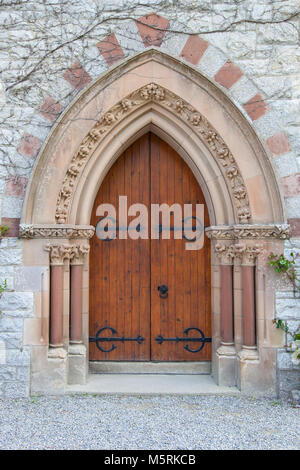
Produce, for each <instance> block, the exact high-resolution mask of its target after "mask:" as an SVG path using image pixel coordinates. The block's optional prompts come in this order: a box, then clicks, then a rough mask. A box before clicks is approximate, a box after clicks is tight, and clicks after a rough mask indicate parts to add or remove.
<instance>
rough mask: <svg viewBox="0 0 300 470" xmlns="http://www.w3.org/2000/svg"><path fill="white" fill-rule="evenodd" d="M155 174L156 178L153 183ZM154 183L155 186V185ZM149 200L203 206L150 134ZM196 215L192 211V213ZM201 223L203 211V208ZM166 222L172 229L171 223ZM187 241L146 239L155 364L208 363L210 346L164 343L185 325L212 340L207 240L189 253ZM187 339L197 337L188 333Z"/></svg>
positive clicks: (190, 179)
mask: <svg viewBox="0 0 300 470" xmlns="http://www.w3.org/2000/svg"><path fill="white" fill-rule="evenodd" d="M158 174H159V179H158ZM158 181H159V183H158ZM151 202H152V203H154V202H155V203H167V204H169V205H171V204H173V203H179V204H181V205H182V207H183V205H184V204H188V203H192V204H193V208H195V204H196V203H199V204H205V200H204V196H203V194H202V191H201V189H200V186H199V185H198V183H197V181H196V179H195V177H194V175H193V173H192V172H191V170H190V169H189V167H188V166H187V165H186V163H185V162H184V161H183V160H182V159H181V158H180V157H179V155H178V154H177V153H176V152H175V151H174V150H173V149H172V148H171V147H170V146H168V145H167V144H166V143H165V142H162V141H161V140H160V139H159V138H158V137H156V136H155V135H151ZM193 215H196V213H193ZM205 219H206V220H205V222H206V224H208V213H207V209H206V208H205ZM171 224H172V225H173V222H172V219H171ZM185 244H186V240H184V239H182V240H176V239H174V235H173V234H172V233H171V239H170V240H165V239H162V238H160V239H159V240H151V359H152V360H156V361H199V360H209V359H210V357H211V345H210V344H206V345H205V347H204V348H203V349H202V351H200V352H197V353H191V352H188V351H186V350H185V349H184V345H185V344H189V345H190V348H191V349H196V348H197V344H199V343H184V342H178V343H176V342H175V341H174V342H172V341H170V342H169V341H165V342H163V343H162V344H159V343H158V342H157V341H156V338H157V336H158V335H162V336H163V337H164V338H176V337H184V336H185V335H184V333H183V332H184V330H185V329H186V328H189V327H196V328H199V329H201V330H202V331H203V332H204V334H205V336H207V337H210V336H211V320H210V259H209V240H208V239H207V238H206V239H205V244H204V248H203V249H201V250H195V251H189V250H186V249H185ZM161 284H165V285H167V286H168V288H169V291H168V297H167V298H166V299H161V298H160V296H159V292H158V290H157V288H158V286H159V285H161ZM189 336H195V337H196V336H199V334H198V333H197V332H196V331H191V332H190V333H189Z"/></svg>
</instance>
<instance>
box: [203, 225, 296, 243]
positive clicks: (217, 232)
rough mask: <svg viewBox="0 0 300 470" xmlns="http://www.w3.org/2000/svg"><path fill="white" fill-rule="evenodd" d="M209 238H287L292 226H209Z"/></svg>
mask: <svg viewBox="0 0 300 470" xmlns="http://www.w3.org/2000/svg"><path fill="white" fill-rule="evenodd" d="M205 233H206V235H207V236H208V238H211V239H215V240H245V239H248V240H263V239H271V238H277V239H282V240H286V239H288V238H289V236H290V226H289V225H287V224H276V225H273V224H272V225H271V224H270V225H232V226H230V227H229V226H223V227H222V226H219V227H208V228H207V229H206V231H205Z"/></svg>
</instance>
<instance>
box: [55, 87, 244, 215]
mask: <svg viewBox="0 0 300 470" xmlns="http://www.w3.org/2000/svg"><path fill="white" fill-rule="evenodd" d="M149 101H152V102H155V103H158V104H159V105H160V106H163V107H164V108H166V109H168V110H171V111H172V112H173V113H174V114H176V115H177V116H179V117H180V118H181V119H182V120H183V121H184V122H185V123H186V124H188V125H189V126H191V127H192V128H193V130H194V131H195V132H196V133H197V134H198V135H199V137H200V138H201V140H202V141H203V142H204V144H205V145H206V146H207V147H208V149H209V150H210V152H211V153H212V154H213V155H214V157H215V159H216V161H217V162H218V163H219V165H220V168H221V170H222V173H223V175H224V178H225V179H226V180H227V183H228V188H229V190H230V192H231V196H232V200H233V203H234V207H235V211H236V214H237V219H238V220H239V223H241V224H245V223H247V222H249V220H250V219H251V210H250V207H249V199H248V195H247V190H246V186H245V183H244V181H243V178H242V175H241V173H240V170H239V168H238V165H237V163H236V161H235V159H234V157H233V155H232V153H231V152H230V150H229V148H228V147H227V146H226V144H225V142H224V140H223V139H222V137H221V136H220V135H219V134H218V132H217V131H216V130H215V129H214V128H213V127H212V126H211V124H210V123H209V122H208V121H207V119H206V118H205V117H204V116H203V115H202V114H201V113H200V112H199V111H197V110H196V109H195V108H194V107H193V106H191V105H190V104H189V103H187V102H185V101H184V100H182V99H181V98H180V97H179V96H177V95H175V94H174V93H171V92H170V91H168V90H166V89H165V88H163V87H161V86H159V85H157V84H155V83H149V84H148V85H146V86H144V87H142V88H140V89H139V90H136V91H134V92H133V93H131V94H130V95H128V96H127V97H126V98H124V99H123V100H121V101H120V102H119V103H117V104H116V105H115V106H113V107H112V108H111V109H110V110H109V111H108V112H106V113H105V114H104V115H103V116H102V117H101V119H100V120H99V121H98V122H97V123H96V124H95V126H94V127H93V129H92V130H91V131H90V132H89V133H88V135H87V136H86V137H85V138H84V140H83V141H82V143H81V145H80V147H79V149H78V151H77V153H76V154H75V155H74V156H73V158H72V160H71V162H70V165H69V168H68V170H67V172H66V175H65V177H64V180H63V183H62V187H61V190H60V192H59V196H58V200H57V206H56V214H55V218H56V222H57V223H58V224H65V223H66V221H67V220H68V215H69V211H70V206H71V201H72V197H73V192H74V190H75V187H76V184H77V181H78V178H79V176H80V174H81V173H82V171H83V169H84V167H85V165H86V163H87V162H88V160H89V158H90V157H91V155H92V154H93V151H94V149H95V148H96V147H97V145H99V143H100V142H101V140H102V139H103V137H104V136H105V135H106V134H107V133H108V132H109V130H111V129H112V128H113V127H114V126H115V125H116V124H117V123H118V122H120V121H121V120H122V119H124V118H125V117H126V116H128V115H129V114H130V113H132V112H133V111H135V110H136V109H138V108H139V107H141V106H143V105H144V104H145V103H146V102H149Z"/></svg>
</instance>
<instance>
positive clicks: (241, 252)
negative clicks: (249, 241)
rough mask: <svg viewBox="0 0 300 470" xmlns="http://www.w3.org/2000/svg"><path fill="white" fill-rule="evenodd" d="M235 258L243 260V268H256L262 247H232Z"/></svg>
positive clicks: (244, 245) (239, 245)
mask: <svg viewBox="0 0 300 470" xmlns="http://www.w3.org/2000/svg"><path fill="white" fill-rule="evenodd" d="M232 250H233V252H234V255H235V257H237V258H241V260H242V265H243V266H254V265H255V262H256V258H257V257H258V256H259V255H260V254H261V253H262V251H263V250H262V246H261V245H258V244H256V245H246V244H245V243H237V244H235V245H233V246H232Z"/></svg>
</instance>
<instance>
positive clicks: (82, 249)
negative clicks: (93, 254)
mask: <svg viewBox="0 0 300 470" xmlns="http://www.w3.org/2000/svg"><path fill="white" fill-rule="evenodd" d="M89 251H90V247H89V245H73V246H72V254H71V264H73V265H75V264H83V263H84V259H85V257H86V255H87V254H88V253H89Z"/></svg>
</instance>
